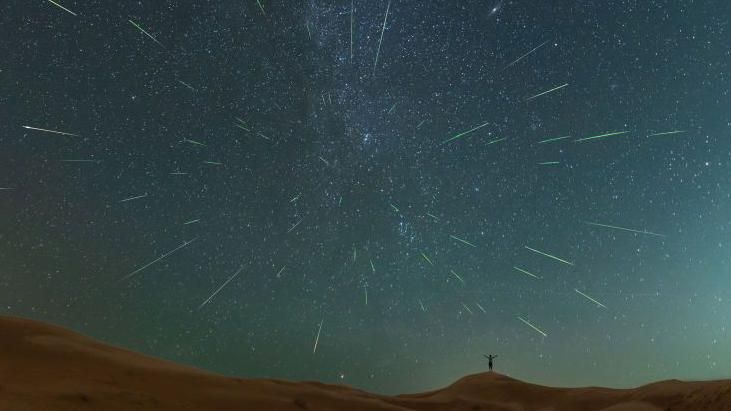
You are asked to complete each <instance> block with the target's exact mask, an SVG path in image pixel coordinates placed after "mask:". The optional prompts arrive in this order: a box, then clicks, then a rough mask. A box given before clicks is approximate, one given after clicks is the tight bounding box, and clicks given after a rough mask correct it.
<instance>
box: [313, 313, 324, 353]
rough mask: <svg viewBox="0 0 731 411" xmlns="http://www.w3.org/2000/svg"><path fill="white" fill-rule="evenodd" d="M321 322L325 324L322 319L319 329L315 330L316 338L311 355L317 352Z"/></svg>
mask: <svg viewBox="0 0 731 411" xmlns="http://www.w3.org/2000/svg"><path fill="white" fill-rule="evenodd" d="M323 322H325V319H324V318H323V319H322V320H321V321H320V328H318V329H317V337H315V346H314V347H313V348H312V353H313V354H314V353H316V352H317V343H318V342H319V341H320V332H321V331H322V323H323Z"/></svg>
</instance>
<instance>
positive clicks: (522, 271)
mask: <svg viewBox="0 0 731 411" xmlns="http://www.w3.org/2000/svg"><path fill="white" fill-rule="evenodd" d="M513 268H515V269H516V270H518V271H520V272H521V273H523V274H526V275H529V276H531V277H533V278H537V279H539V280H540V279H541V277H539V276H537V275H535V274H533V273H530V272H528V271H526V270H524V269H522V268H520V267H513Z"/></svg>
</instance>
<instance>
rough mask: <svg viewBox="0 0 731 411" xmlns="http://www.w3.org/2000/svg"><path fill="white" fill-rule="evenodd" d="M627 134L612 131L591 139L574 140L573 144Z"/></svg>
mask: <svg viewBox="0 0 731 411" xmlns="http://www.w3.org/2000/svg"><path fill="white" fill-rule="evenodd" d="M627 133H629V131H613V132H611V133H606V134H600V135H598V136H591V137H584V138H580V139H578V140H574V143H580V142H582V141H589V140H596V139H597V138H604V137H610V136H618V135H620V134H627Z"/></svg>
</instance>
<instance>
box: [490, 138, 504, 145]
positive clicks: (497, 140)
mask: <svg viewBox="0 0 731 411" xmlns="http://www.w3.org/2000/svg"><path fill="white" fill-rule="evenodd" d="M506 139H507V137H503V138H498V139H495V140H491V141H488V142H487V144H486V145H488V146H489V145H490V144H495V143H499V142H501V141H503V140H506Z"/></svg>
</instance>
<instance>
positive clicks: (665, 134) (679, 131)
mask: <svg viewBox="0 0 731 411" xmlns="http://www.w3.org/2000/svg"><path fill="white" fill-rule="evenodd" d="M680 133H685V130H673V131H665V132H662V133H654V134H650V135H648V136H647V137H652V136H669V135H671V134H680Z"/></svg>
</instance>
